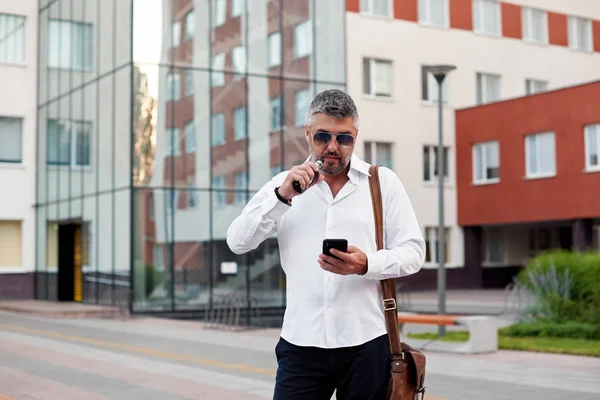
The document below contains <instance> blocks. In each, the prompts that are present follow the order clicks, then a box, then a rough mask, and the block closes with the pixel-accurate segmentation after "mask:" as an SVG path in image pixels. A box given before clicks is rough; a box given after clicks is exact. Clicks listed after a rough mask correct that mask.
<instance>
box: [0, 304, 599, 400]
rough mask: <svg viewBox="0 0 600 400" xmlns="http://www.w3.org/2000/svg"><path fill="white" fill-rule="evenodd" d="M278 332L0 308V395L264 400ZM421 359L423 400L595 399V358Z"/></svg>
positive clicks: (500, 354) (269, 388) (270, 380)
mask: <svg viewBox="0 0 600 400" xmlns="http://www.w3.org/2000/svg"><path fill="white" fill-rule="evenodd" d="M278 336H279V330H277V329H265V330H256V331H247V332H230V331H218V330H214V329H206V328H204V327H203V325H202V324H201V323H198V322H193V321H177V320H167V319H155V318H133V319H127V320H118V319H49V318H44V317H38V316H30V315H22V314H15V313H7V312H0V393H2V394H3V396H4V397H5V398H12V399H15V400H21V399H26V400H30V399H44V400H47V399H63V398H76V399H86V400H87V399H127V400H137V399H140V400H141V399H144V400H148V399H150V400H152V399H161V400H163V399H167V400H169V399H270V398H272V390H273V384H274V375H275V371H276V361H275V356H274V347H275V344H276V341H277V339H278ZM427 356H428V358H427V378H426V379H427V388H428V389H427V396H426V399H427V400H440V399H460V400H463V399H502V400H504V399H506V400H508V399H515V398H526V399H528V400H535V399H544V400H548V399H557V400H558V399H561V400H562V399H564V398H577V399H578V400H587V399H589V400H592V399H598V398H600V381H599V380H598V376H600V358H588V357H572V356H558V355H547V354H534V353H519V352H507V351H500V352H498V353H495V354H488V355H478V356H465V355H453V354H443V353H434V352H429V351H428V352H427ZM6 396H9V397H6ZM0 400H5V399H3V398H2V397H1V396H0Z"/></svg>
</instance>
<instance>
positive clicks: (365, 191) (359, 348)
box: [227, 90, 425, 400]
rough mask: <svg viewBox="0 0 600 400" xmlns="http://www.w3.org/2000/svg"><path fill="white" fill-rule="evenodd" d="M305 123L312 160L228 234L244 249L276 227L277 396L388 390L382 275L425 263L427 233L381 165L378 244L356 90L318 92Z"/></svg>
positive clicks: (270, 186) (269, 191)
mask: <svg viewBox="0 0 600 400" xmlns="http://www.w3.org/2000/svg"><path fill="white" fill-rule="evenodd" d="M305 131H306V141H307V142H308V148H309V152H310V157H309V158H308V160H307V161H306V162H305V163H304V164H302V165H297V166H294V167H293V168H291V170H290V171H285V172H282V173H280V174H278V175H277V176H275V177H274V178H273V179H271V181H270V182H267V183H266V184H265V185H264V186H263V187H262V188H261V190H260V191H259V192H258V193H257V194H256V195H255V196H254V197H253V198H252V199H251V200H250V201H249V202H248V204H247V205H246V207H245V208H244V210H243V211H242V213H241V215H240V216H238V217H237V218H236V219H235V220H234V221H233V223H232V224H231V226H230V227H229V229H228V231H227V243H228V245H229V247H230V248H231V250H232V251H233V252H234V253H236V254H242V253H245V252H247V251H250V250H253V249H255V248H256V247H258V245H260V244H261V243H262V242H263V241H264V240H265V239H266V238H267V237H269V236H271V235H272V234H273V233H277V239H278V243H279V251H280V259H281V266H282V268H283V270H284V271H285V274H286V278H287V279H286V281H287V307H286V311H285V315H284V320H283V326H282V332H281V338H280V340H279V342H278V344H277V346H276V348H275V353H276V356H277V361H278V369H277V376H276V384H275V393H274V398H275V399H285V400H292V399H311V400H315V399H330V398H331V396H332V394H333V392H334V390H336V389H337V392H336V393H337V397H338V398H341V399H361V400H366V399H384V398H385V390H386V385H387V382H388V379H389V363H390V350H389V341H388V337H387V330H386V325H385V317H384V312H383V301H382V297H381V292H380V286H381V283H380V280H381V279H386V278H397V277H401V276H406V275H410V274H414V273H415V272H417V271H419V269H420V268H421V266H422V264H423V261H424V254H425V242H424V240H423V237H422V234H421V231H420V229H419V225H418V223H417V219H416V216H415V213H414V211H413V208H412V205H411V203H410V201H409V198H408V196H407V194H406V192H405V190H404V187H403V185H402V183H401V182H400V180H399V179H398V177H397V176H396V175H395V174H394V172H392V171H391V170H390V169H388V168H384V167H380V171H379V175H380V182H381V191H382V198H383V212H384V236H385V249H384V250H380V251H377V245H376V240H375V225H374V222H373V209H372V202H371V195H370V189H369V181H368V179H369V164H367V163H366V162H364V161H362V160H360V159H359V158H358V157H357V156H356V155H355V154H354V153H353V152H354V146H355V143H356V138H357V137H358V112H357V110H356V105H355V104H354V101H353V100H352V98H351V97H350V96H349V95H347V94H345V93H343V92H341V91H340V90H326V91H323V92H321V93H319V94H318V95H317V96H316V97H315V98H314V100H313V101H312V103H311V105H310V108H309V110H308V112H307V115H306V125H305ZM317 160H321V161H322V162H323V165H322V167H321V168H320V169H318V168H317V165H316V163H315V162H316V161H317ZM316 172H319V174H318V178H317V179H315V181H314V182H313V183H312V184H311V183H310V182H311V180H313V178H314V177H315V173H316ZM294 181H298V182H299V183H300V186H301V188H302V189H303V190H304V192H303V193H302V194H300V193H298V192H297V191H296V190H295V189H294V188H293V182H294ZM326 238H341V239H347V240H348V244H349V245H348V252H347V253H342V252H339V251H336V250H331V253H332V254H333V255H335V256H337V257H338V258H335V257H331V256H327V255H325V254H321V252H322V243H323V240H324V239H326Z"/></svg>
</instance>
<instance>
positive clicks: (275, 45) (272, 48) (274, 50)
mask: <svg viewBox="0 0 600 400" xmlns="http://www.w3.org/2000/svg"><path fill="white" fill-rule="evenodd" d="M280 64H281V33H279V32H275V33H272V34H270V35H269V67H275V66H277V65H280Z"/></svg>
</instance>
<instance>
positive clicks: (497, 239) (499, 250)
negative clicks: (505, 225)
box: [484, 229, 504, 264]
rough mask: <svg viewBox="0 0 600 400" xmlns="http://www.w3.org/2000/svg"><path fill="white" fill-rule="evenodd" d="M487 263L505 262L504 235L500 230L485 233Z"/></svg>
mask: <svg viewBox="0 0 600 400" xmlns="http://www.w3.org/2000/svg"><path fill="white" fill-rule="evenodd" d="M484 235H485V239H484V240H485V259H484V261H485V263H489V264H499V263H503V262H504V235H502V231H501V230H499V229H489V230H486V231H485V234H484Z"/></svg>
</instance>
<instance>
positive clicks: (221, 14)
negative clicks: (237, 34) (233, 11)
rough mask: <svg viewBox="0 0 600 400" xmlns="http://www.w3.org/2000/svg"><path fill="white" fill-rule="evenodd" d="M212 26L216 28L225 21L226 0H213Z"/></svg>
mask: <svg viewBox="0 0 600 400" xmlns="http://www.w3.org/2000/svg"><path fill="white" fill-rule="evenodd" d="M212 7H213V10H212V11H213V26H214V27H215V28H216V27H218V26H221V25H223V24H224V23H225V17H226V16H227V8H226V7H227V1H226V0H213V2H212Z"/></svg>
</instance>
